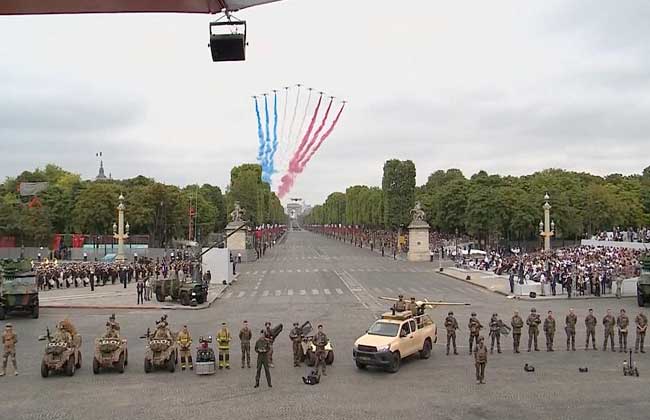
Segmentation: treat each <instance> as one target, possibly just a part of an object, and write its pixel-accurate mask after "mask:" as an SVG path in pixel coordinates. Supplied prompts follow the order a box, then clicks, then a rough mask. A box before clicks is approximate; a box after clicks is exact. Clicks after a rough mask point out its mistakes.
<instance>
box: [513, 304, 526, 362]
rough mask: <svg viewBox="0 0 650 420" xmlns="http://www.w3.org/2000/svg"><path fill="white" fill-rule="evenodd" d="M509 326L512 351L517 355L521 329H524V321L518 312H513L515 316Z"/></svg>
mask: <svg viewBox="0 0 650 420" xmlns="http://www.w3.org/2000/svg"><path fill="white" fill-rule="evenodd" d="M510 326H512V350H513V351H514V352H515V353H519V343H520V341H521V329H522V328H523V327H524V320H523V319H521V317H520V316H519V311H515V314H514V315H513V316H512V319H511V320H510Z"/></svg>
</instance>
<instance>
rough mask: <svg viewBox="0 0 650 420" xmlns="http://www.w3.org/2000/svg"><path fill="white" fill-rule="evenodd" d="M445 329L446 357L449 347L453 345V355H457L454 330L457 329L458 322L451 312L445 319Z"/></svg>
mask: <svg viewBox="0 0 650 420" xmlns="http://www.w3.org/2000/svg"><path fill="white" fill-rule="evenodd" d="M445 329H446V330H447V356H449V345H450V344H452V343H453V346H454V354H456V355H457V354H458V352H457V351H456V330H457V329H458V321H456V318H455V317H454V313H453V312H451V311H450V312H449V313H448V314H447V318H445Z"/></svg>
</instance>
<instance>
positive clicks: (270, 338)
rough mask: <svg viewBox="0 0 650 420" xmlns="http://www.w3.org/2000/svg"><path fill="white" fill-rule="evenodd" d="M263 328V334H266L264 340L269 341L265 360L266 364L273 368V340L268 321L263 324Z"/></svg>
mask: <svg viewBox="0 0 650 420" xmlns="http://www.w3.org/2000/svg"><path fill="white" fill-rule="evenodd" d="M264 327H265V328H266V332H265V333H264V334H266V338H267V339H268V341H269V350H268V352H267V359H268V362H269V367H270V368H273V367H275V366H273V341H274V339H273V332H272V331H271V323H270V322H269V321H266V322H265V323H264Z"/></svg>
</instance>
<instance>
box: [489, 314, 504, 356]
mask: <svg viewBox="0 0 650 420" xmlns="http://www.w3.org/2000/svg"><path fill="white" fill-rule="evenodd" d="M502 326H503V321H501V320H500V319H499V315H498V314H496V313H495V314H492V318H491V319H490V337H491V341H490V354H493V353H494V341H495V340H496V342H497V353H501V327H502Z"/></svg>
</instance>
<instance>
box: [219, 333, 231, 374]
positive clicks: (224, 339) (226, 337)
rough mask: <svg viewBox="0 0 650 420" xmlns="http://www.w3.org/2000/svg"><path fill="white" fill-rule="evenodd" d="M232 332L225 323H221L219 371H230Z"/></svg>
mask: <svg viewBox="0 0 650 420" xmlns="http://www.w3.org/2000/svg"><path fill="white" fill-rule="evenodd" d="M230 340H231V337H230V331H229V330H228V327H227V326H226V323H225V322H222V323H221V329H220V330H219V332H217V345H218V347H219V369H223V368H224V367H225V368H226V369H230Z"/></svg>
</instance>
